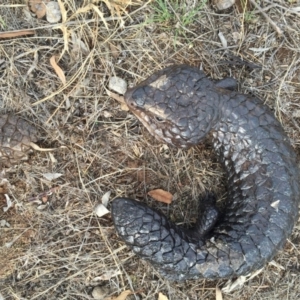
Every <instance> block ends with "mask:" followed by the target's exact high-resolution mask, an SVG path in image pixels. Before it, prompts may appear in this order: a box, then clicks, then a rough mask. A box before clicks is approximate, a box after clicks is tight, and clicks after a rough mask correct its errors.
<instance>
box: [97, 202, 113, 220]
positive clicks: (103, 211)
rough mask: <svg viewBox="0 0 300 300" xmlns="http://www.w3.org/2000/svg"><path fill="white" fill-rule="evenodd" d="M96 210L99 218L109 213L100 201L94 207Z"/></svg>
mask: <svg viewBox="0 0 300 300" xmlns="http://www.w3.org/2000/svg"><path fill="white" fill-rule="evenodd" d="M94 212H95V214H96V215H97V216H98V217H99V218H101V217H103V216H104V215H106V214H108V213H109V210H108V209H107V208H106V207H105V206H104V205H103V204H102V203H99V204H97V205H96V207H95V208H94Z"/></svg>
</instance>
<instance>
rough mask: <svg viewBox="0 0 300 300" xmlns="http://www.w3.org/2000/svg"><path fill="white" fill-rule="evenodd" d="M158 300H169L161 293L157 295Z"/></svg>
mask: <svg viewBox="0 0 300 300" xmlns="http://www.w3.org/2000/svg"><path fill="white" fill-rule="evenodd" d="M158 300H169V298H168V297H167V296H165V295H164V294H163V293H158Z"/></svg>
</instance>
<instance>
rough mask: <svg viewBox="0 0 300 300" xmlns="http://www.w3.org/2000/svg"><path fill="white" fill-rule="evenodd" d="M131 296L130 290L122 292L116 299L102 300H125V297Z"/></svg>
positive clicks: (107, 299)
mask: <svg viewBox="0 0 300 300" xmlns="http://www.w3.org/2000/svg"><path fill="white" fill-rule="evenodd" d="M131 294H133V292H132V291H130V290H126V291H124V292H122V293H121V294H120V295H119V296H118V297H108V298H105V299H104V300H125V299H126V298H127V296H129V295H131Z"/></svg>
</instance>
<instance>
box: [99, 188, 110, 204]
mask: <svg viewBox="0 0 300 300" xmlns="http://www.w3.org/2000/svg"><path fill="white" fill-rule="evenodd" d="M110 194H111V191H108V192H106V193H105V194H104V195H103V196H102V198H101V201H102V204H103V205H104V206H105V207H107V205H108V201H109V198H110Z"/></svg>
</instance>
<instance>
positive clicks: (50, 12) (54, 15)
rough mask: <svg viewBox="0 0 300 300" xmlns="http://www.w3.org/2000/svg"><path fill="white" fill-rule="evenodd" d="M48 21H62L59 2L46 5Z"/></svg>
mask: <svg viewBox="0 0 300 300" xmlns="http://www.w3.org/2000/svg"><path fill="white" fill-rule="evenodd" d="M46 19H47V21H48V22H49V23H57V22H59V21H60V19H61V12H60V7H59V4H58V3H57V2H54V1H50V2H49V3H47V5H46Z"/></svg>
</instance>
